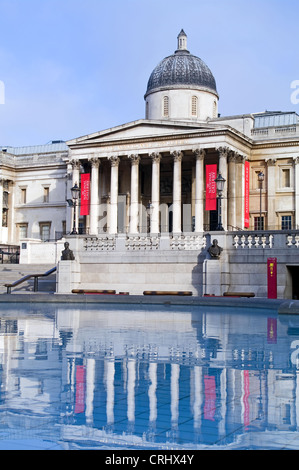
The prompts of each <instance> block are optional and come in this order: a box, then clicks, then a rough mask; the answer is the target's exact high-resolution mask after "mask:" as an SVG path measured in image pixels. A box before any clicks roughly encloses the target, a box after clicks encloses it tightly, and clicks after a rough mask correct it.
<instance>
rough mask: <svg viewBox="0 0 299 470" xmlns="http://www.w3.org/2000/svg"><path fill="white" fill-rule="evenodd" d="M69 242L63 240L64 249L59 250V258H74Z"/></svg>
mask: <svg viewBox="0 0 299 470" xmlns="http://www.w3.org/2000/svg"><path fill="white" fill-rule="evenodd" d="M69 246H70V244H69V243H68V242H65V244H64V250H63V251H62V252H61V259H62V260H67V261H69V260H74V259H75V256H74V253H73V251H72V250H70V248H69Z"/></svg>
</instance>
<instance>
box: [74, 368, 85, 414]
mask: <svg viewBox="0 0 299 470" xmlns="http://www.w3.org/2000/svg"><path fill="white" fill-rule="evenodd" d="M84 409H85V367H84V366H77V367H76V403H75V413H76V414H78V413H83V412H84Z"/></svg>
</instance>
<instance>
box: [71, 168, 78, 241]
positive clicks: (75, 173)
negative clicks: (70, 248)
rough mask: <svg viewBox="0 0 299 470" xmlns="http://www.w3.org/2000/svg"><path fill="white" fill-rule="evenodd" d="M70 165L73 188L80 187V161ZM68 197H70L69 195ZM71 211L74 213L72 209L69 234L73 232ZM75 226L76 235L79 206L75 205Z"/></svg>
mask: <svg viewBox="0 0 299 470" xmlns="http://www.w3.org/2000/svg"><path fill="white" fill-rule="evenodd" d="M71 165H72V169H73V179H72V183H73V186H74V185H75V184H76V183H77V185H78V186H80V160H72V161H71ZM69 196H70V197H72V195H71V194H70V195H69ZM73 211H74V209H73V210H72V218H71V220H72V224H71V227H70V232H72V230H73V220H74V212H73ZM75 226H76V231H77V233H78V231H79V205H77V207H76V220H75Z"/></svg>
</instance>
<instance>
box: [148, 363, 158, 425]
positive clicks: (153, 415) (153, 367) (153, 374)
mask: <svg viewBox="0 0 299 470" xmlns="http://www.w3.org/2000/svg"><path fill="white" fill-rule="evenodd" d="M148 373H149V378H150V381H151V384H150V386H149V389H148V397H149V408H150V415H149V420H150V422H151V423H154V422H155V421H156V419H157V395H156V391H157V363H156V362H150V364H149V371H148Z"/></svg>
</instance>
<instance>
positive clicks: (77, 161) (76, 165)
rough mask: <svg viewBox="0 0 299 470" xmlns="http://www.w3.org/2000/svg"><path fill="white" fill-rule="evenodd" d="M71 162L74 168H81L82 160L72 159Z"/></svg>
mask: <svg viewBox="0 0 299 470" xmlns="http://www.w3.org/2000/svg"><path fill="white" fill-rule="evenodd" d="M70 164H71V165H72V168H73V170H79V169H80V160H75V159H74V160H71V161H70Z"/></svg>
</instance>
